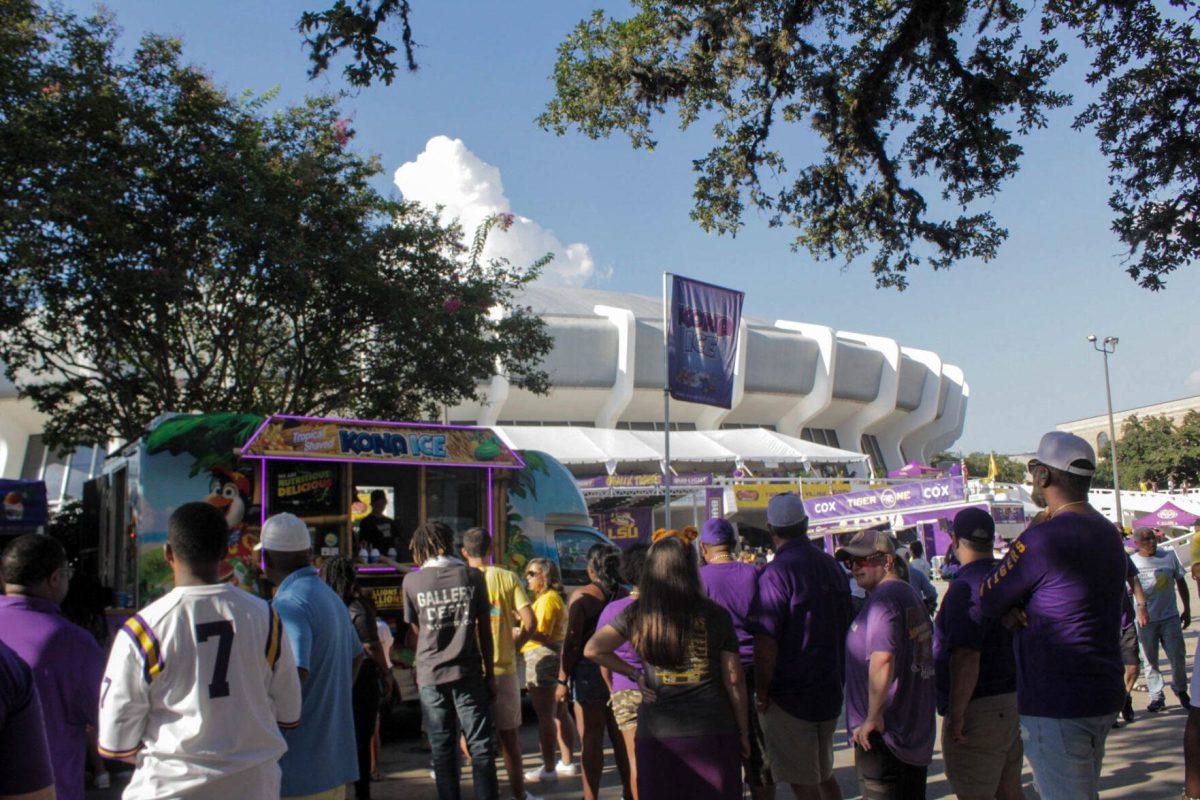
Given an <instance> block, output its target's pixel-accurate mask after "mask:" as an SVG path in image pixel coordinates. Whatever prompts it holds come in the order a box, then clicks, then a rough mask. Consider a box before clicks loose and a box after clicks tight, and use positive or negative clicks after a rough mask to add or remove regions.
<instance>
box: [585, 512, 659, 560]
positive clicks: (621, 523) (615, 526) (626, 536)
mask: <svg viewBox="0 0 1200 800" xmlns="http://www.w3.org/2000/svg"><path fill="white" fill-rule="evenodd" d="M591 517H592V524H593V525H595V526H596V527H597V528H599V529H600V530H601V531H603V532H604V535H605V536H607V537H608V538H609V539H612V542H613V544H615V545H616V546H617V547H620V548H621V549H622V550H627V549H628V548H630V547H632V546H633V545H635V544H639V543H640V544H650V535H651V534H652V533H653V532H654V531H653V525H654V509H652V508H647V507H645V506H638V507H635V508H622V509H618V510H616V511H606V512H600V513H595V514H592V515H591Z"/></svg>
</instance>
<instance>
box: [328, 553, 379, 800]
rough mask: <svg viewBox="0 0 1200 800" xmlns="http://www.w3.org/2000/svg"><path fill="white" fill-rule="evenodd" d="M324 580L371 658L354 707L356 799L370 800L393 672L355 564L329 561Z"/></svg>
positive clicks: (358, 683)
mask: <svg viewBox="0 0 1200 800" xmlns="http://www.w3.org/2000/svg"><path fill="white" fill-rule="evenodd" d="M321 580H323V581H325V583H326V584H327V585H328V586H329V588H331V589H333V591H334V592H336V593H337V596H338V597H340V598H342V602H343V603H345V604H346V610H347V611H349V612H350V621H351V622H352V623H354V630H355V631H356V632H357V633H358V638H359V640H360V641H361V642H362V645H363V650H364V651H365V652H366V655H367V657H366V658H365V659H363V664H362V666H361V667H360V668H359V670H358V675H357V677H355V679H354V688H353V690H352V704H353V707H354V740H355V745H356V746H357V750H358V780H357V781H355V782H354V796H355V798H356V800H368V799H369V798H370V797H371V739H372V738H373V737H374V735H375V722H376V720H378V718H379V704H380V703H381V702H382V700H383V698H384V697H386V696H387V692H388V691H390V687H391V684H392V672H391V670H390V669H389V668H388V664H387V656H386V655H385V654H384V652H383V645H382V644H380V642H379V629H378V627H377V626H376V624H375V606H374V604H373V603H372V602H371V601H370V600H369V599H367V598H366V597H364V596H363V594H362V592H361V591H360V590H359V586H358V570H357V568H356V567H355V566H354V560H353V559H351V558H347V557H346V556H337V557H335V558H331V559H329V560H327V561H326V562H325V563H324V564H323V565H322V566H321Z"/></svg>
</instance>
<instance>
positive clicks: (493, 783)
mask: <svg viewBox="0 0 1200 800" xmlns="http://www.w3.org/2000/svg"><path fill="white" fill-rule="evenodd" d="M412 549H413V560H414V561H416V563H417V564H418V565H419V566H420V567H421V568H420V569H419V570H417V571H415V572H410V573H408V575H406V576H405V577H404V586H403V591H404V621H405V622H407V623H408V624H409V625H411V626H412V629H413V632H414V633H415V634H416V636H417V648H416V668H417V685H418V686H419V687H420V692H421V711H422V714H423V716H424V719H425V726H426V733H428V734H429V744H430V746H431V748H432V750H433V769H434V773H435V776H436V779H437V791H438V797H439V798H443V799H444V798H457V797H458V796H459V768H458V757H457V754H456V752H455V748H456V747H457V743H458V733H459V729H460V727H461V730H462V733H463V736H464V737H465V738H466V740H467V750H468V751H470V753H471V771H472V772H473V774H474V783H475V797H476V798H478V800H494V798H496V797H498V796H499V792H500V789H499V786H498V784H497V780H496V756H495V754H494V753H493V751H492V738H493V735H494V733H495V730H494V727H493V724H492V712H491V702H492V698H493V697H494V696H495V677H494V675H493V672H492V666H493V662H492V659H491V657H490V654H491V652H492V621H491V614H492V607H491V604H490V603H489V602H488V593H487V584H486V582H485V581H484V578H483V573H482V572H480V571H479V570H475V569H471V568H470V567H468V566H467V565H466V564H465V563H464V562H462V561H460V560H459V559H457V558H455V557H454V556H453V555H451V554H452V553H454V552H455V551H454V532H453V531H451V530H450V528H449V527H447V526H446V525H445V524H443V523H441V522H428V523H426V524H424V525H422V526H421V527H419V528H417V530H416V531H415V532H414V533H413V540H412ZM482 653H488V654H489V657H488V658H484V657H483V656H482Z"/></svg>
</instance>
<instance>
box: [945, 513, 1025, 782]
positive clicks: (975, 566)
mask: <svg viewBox="0 0 1200 800" xmlns="http://www.w3.org/2000/svg"><path fill="white" fill-rule="evenodd" d="M995 538H996V523H995V521H994V520H993V519H992V515H991V514H989V513H988V512H986V511H984V510H983V509H982V508H965V509H963V510H962V511H960V512H958V515H957V516H955V518H954V526H953V530H952V531H951V534H950V542H951V545H950V546H951V547H953V548H954V551H955V554H956V555H957V556H958V560H959V563H961V564H962V567H961V568H960V570H959V573H958V575H957V576H956V577H955V579H954V580H953V581H951V582H950V587H949V588H948V589H947V590H946V597H945V598H944V599H943V600H942V607H941V609H940V610H939V611H938V614H937V617H936V618H935V619H934V621H933V660H934V668H935V670H936V681H937V707H938V711H939V712H940V713H941V714H942V715H943V716H944V717H945V723H944V725H943V727H942V757H943V758H944V759H945V762H946V778H947V780H949V781H950V787H951V788H952V789H954V793H955V794H956V795H958V797H959V798H960V800H974V798H982V797H988V798H991V797H996V798H1000V800H1016V798H1020V797H1023V795H1022V794H1021V757H1022V751H1021V729H1020V726H1019V725H1018V723H1017V665H1016V662H1015V661H1014V659H1013V646H1012V633H1011V632H1010V631H1009V630H1008V629H1007V628H1005V627H1004V626H1003V625H1001V624H1000V622H999V621H998V620H994V619H987V618H985V617H984V616H983V615H982V613H981V612H980V609H979V586H980V584H982V583H983V582H984V580H986V579H987V577H988V575H990V574H991V572H992V570H993V569H994V568H995V566H996V559H995V557H994V555H993V550H992V548H993V546H994V543H995Z"/></svg>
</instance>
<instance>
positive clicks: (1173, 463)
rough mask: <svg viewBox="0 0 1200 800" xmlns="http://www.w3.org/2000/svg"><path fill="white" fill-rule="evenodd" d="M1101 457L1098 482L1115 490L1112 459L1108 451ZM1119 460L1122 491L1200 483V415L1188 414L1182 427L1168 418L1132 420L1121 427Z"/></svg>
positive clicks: (1134, 418) (1099, 484) (1096, 480)
mask: <svg viewBox="0 0 1200 800" xmlns="http://www.w3.org/2000/svg"><path fill="white" fill-rule="evenodd" d="M1099 458H1100V463H1099V464H1098V465H1097V470H1096V479H1095V481H1094V483H1095V484H1096V485H1098V486H1104V487H1111V486H1112V485H1113V479H1112V458H1111V456H1110V455H1109V453H1108V452H1107V451H1105V452H1102V453H1100V456H1099ZM1117 459H1118V460H1119V466H1120V473H1121V488H1122V489H1138V488H1140V487H1141V485H1142V484H1146V485H1147V486H1149V485H1151V484H1157V485H1158V487H1159V489H1164V490H1165V489H1166V488H1167V486H1168V482H1169V481H1170V480H1171V478H1174V479H1175V481H1176V482H1177V483H1182V482H1183V481H1185V480H1187V481H1189V482H1191V483H1192V484H1193V485H1195V484H1197V483H1200V414H1197V413H1196V412H1194V411H1191V412H1188V414H1187V415H1186V416H1184V418H1183V419H1182V420H1181V421H1180V424H1178V425H1176V424H1175V423H1174V422H1172V421H1171V420H1170V418H1168V417H1165V416H1152V417H1144V418H1143V417H1138V416H1137V415H1134V416H1131V417H1129V418H1128V419H1126V420H1125V422H1124V424H1123V425H1122V426H1121V438H1120V439H1118V440H1117Z"/></svg>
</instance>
